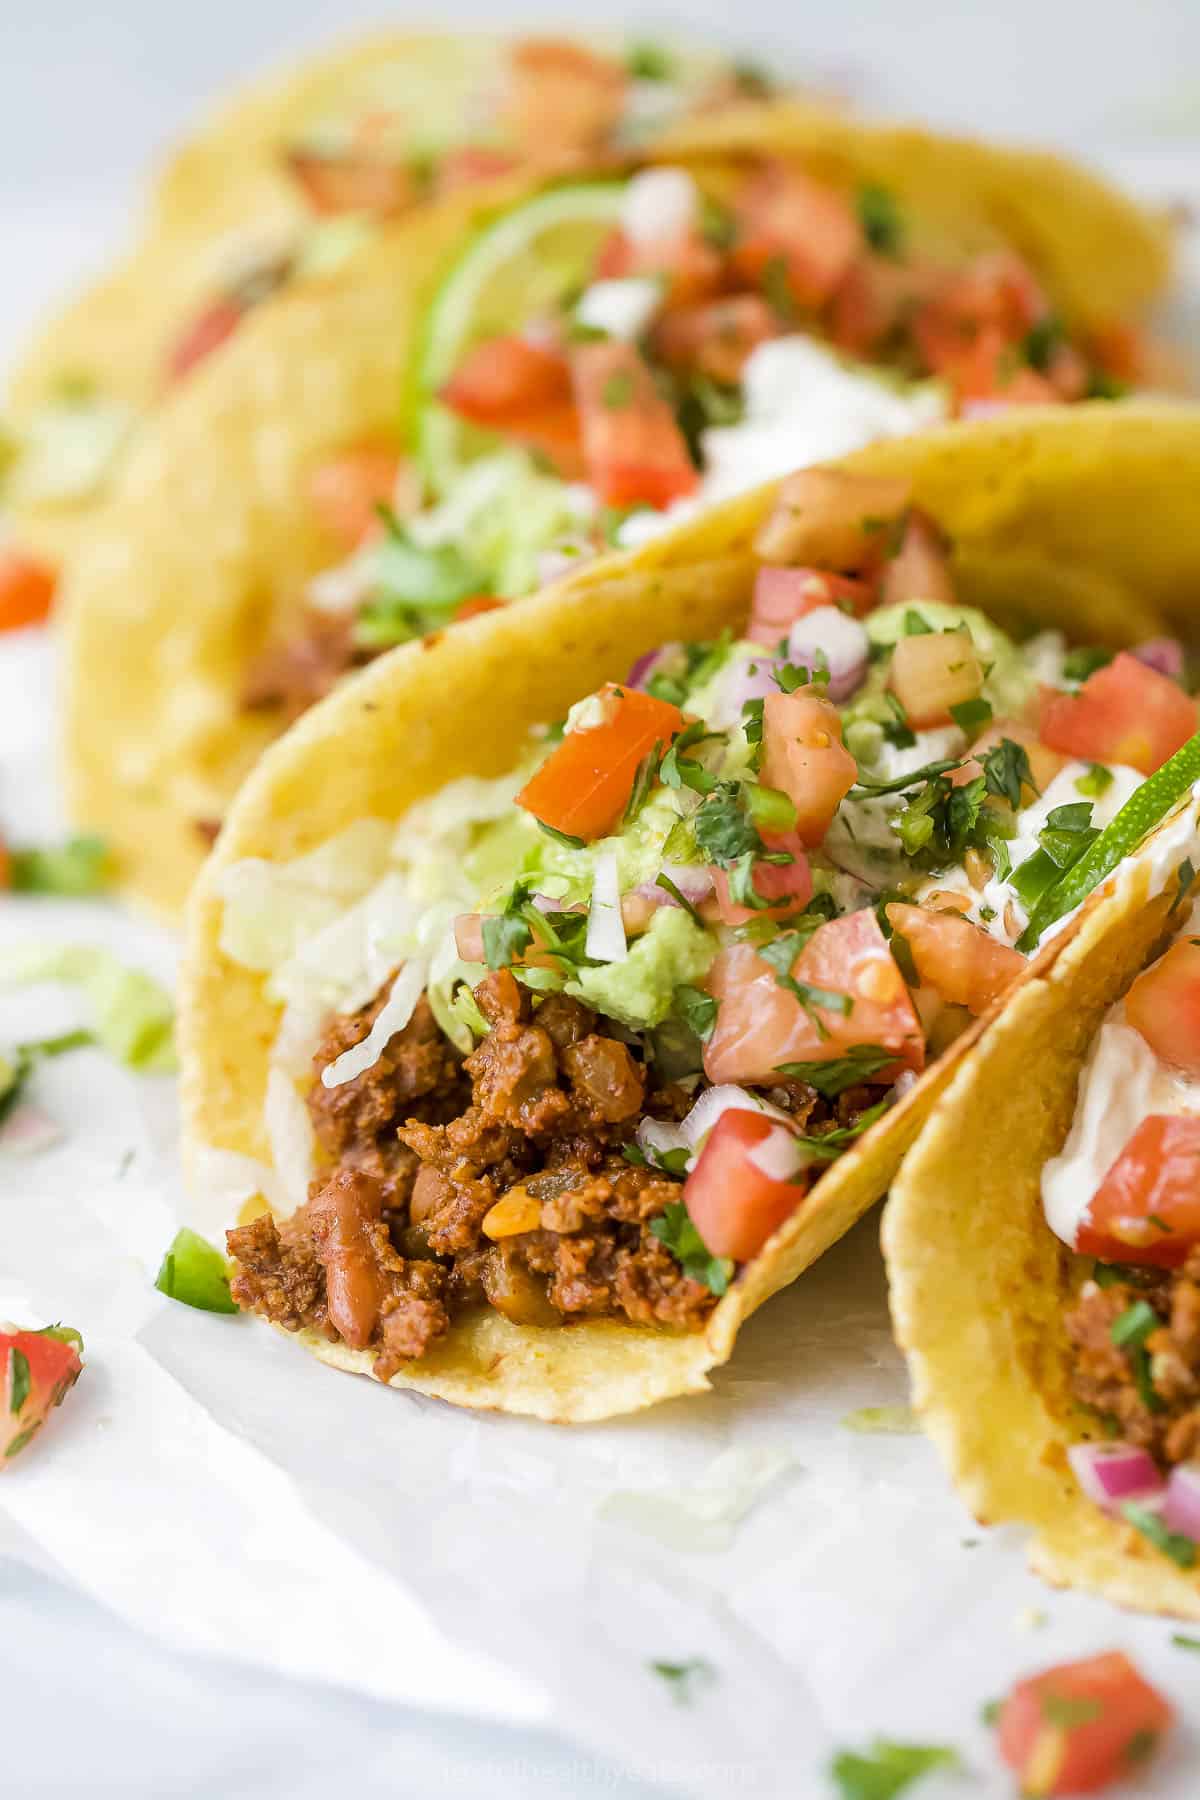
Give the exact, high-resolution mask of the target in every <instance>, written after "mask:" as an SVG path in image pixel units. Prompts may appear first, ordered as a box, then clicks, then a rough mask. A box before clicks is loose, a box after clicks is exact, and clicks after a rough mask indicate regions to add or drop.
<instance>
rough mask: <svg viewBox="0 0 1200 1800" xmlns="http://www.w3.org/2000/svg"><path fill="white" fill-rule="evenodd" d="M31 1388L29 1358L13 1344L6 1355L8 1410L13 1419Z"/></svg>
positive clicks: (31, 1379) (31, 1378)
mask: <svg viewBox="0 0 1200 1800" xmlns="http://www.w3.org/2000/svg"><path fill="white" fill-rule="evenodd" d="M32 1386H33V1377H32V1375H31V1374H30V1372H29V1358H28V1357H27V1356H26V1355H25V1352H24V1351H23V1350H18V1349H17V1346H16V1345H15V1344H14V1345H13V1346H12V1348H11V1349H10V1351H9V1353H8V1410H9V1412H10V1413H11V1414H12V1415H13V1418H14V1419H15V1418H16V1416H17V1414H18V1413H19V1412H20V1410H21V1408H22V1407H23V1406H24V1404H25V1402H26V1401H27V1400H28V1398H29V1390H30V1388H31V1387H32Z"/></svg>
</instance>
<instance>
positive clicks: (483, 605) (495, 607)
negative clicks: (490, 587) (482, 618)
mask: <svg viewBox="0 0 1200 1800" xmlns="http://www.w3.org/2000/svg"><path fill="white" fill-rule="evenodd" d="M503 606H504V601H503V600H497V599H496V597H495V595H494V594H472V595H471V597H470V599H469V600H460V601H459V603H458V605H457V606H456V607H455V609H454V622H455V624H456V625H459V624H461V623H462V621H463V620H464V619H477V618H478V617H479V615H480V613H489V612H499V611H500V610H501V609H502V608H503Z"/></svg>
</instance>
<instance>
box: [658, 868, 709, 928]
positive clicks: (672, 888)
mask: <svg viewBox="0 0 1200 1800" xmlns="http://www.w3.org/2000/svg"><path fill="white" fill-rule="evenodd" d="M654 885H655V887H660V888H662V890H663V892H664V893H666V894H670V896H671V898H672V899H673V900H677V901H678V903H679V905H680V906H682V908H683V910H684V912H685V913H688V914H690V916H691V917H692V918H693V919H694V920H695V921H696V923H697V925H702V924H703V922H704V921H703V920H702V919H701V917H700V914H699V913H698V912H697V911H696V908H695V907H694V906H693V905H692V903H691V901H690V900H689V899H688V897H687V895H686V894H685V893H683V892H681V890H680V889H679V888H678V887H677V886H676V884H675V882H673V881H672V880H671V877H670V876H669V875H668V874H667V872H666V870H665V869H660V870H659V872H658V874H657V875H656V876H655V878H654Z"/></svg>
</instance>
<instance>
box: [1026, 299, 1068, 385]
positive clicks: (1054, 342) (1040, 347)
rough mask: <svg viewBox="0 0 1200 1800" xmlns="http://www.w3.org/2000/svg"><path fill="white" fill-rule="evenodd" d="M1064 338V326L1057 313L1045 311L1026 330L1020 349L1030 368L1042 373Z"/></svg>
mask: <svg viewBox="0 0 1200 1800" xmlns="http://www.w3.org/2000/svg"><path fill="white" fill-rule="evenodd" d="M1065 340H1066V328H1065V327H1064V325H1063V322H1062V320H1061V319H1060V318H1059V317H1058V314H1057V313H1047V314H1046V316H1045V317H1044V318H1042V319H1038V320H1037V321H1036V322H1035V323H1034V324H1033V325H1032V326H1031V327H1030V329H1029V330H1028V331H1027V332H1026V334H1025V341H1024V343H1023V344H1022V345H1021V351H1022V354H1023V356H1024V358H1025V361H1026V362H1027V363H1028V364H1029V367H1030V368H1031V369H1036V370H1037V371H1038V373H1039V375H1044V374H1045V373H1046V370H1047V369H1048V368H1049V367H1050V364H1051V362H1052V361H1053V359H1054V356H1055V353H1056V352H1057V351H1058V350H1060V349H1061V348H1062V346H1063V344H1064V342H1065Z"/></svg>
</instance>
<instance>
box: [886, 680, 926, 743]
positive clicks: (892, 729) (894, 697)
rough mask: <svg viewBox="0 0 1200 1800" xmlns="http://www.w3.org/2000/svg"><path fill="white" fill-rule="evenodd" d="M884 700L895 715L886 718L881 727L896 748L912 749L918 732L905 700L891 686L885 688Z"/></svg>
mask: <svg viewBox="0 0 1200 1800" xmlns="http://www.w3.org/2000/svg"><path fill="white" fill-rule="evenodd" d="M883 700H884V704H885V705H886V706H887V707H888V708H889V709H890V711H891V713H892V715H893V716H892V717H891V718H890V719H888V720H886V721H885V722H884V723H883V724H882V725H881V726H880V728H879V729H880V730H881V731H882V732H883V735H884V737H885V738H886V740H887V742H888V743H889V744H891V745H893V746H894V748H895V749H897V750H911V749H912V747H913V745H914V744H915V743H916V741H917V734H916V732H915V731H914V730H913V728H912V726H911V725H910V724H909V722H908V714H907V713H906V712H905V710H904V702H903V701H902V700H901V698H900V696H899V694H893V693H892V690H891V689H890V688H885V689H884V693H883Z"/></svg>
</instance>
